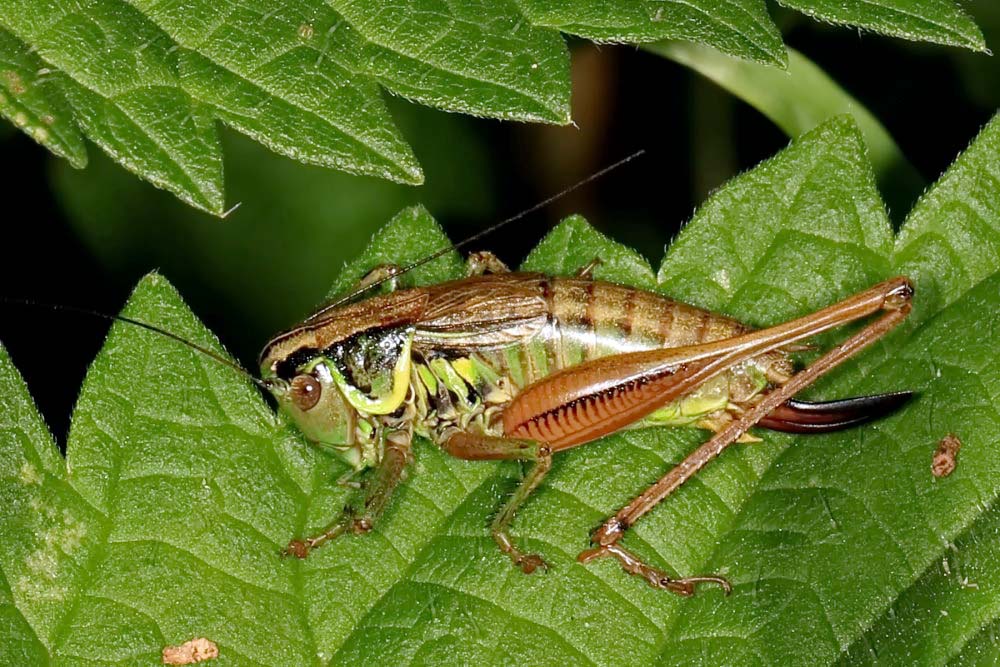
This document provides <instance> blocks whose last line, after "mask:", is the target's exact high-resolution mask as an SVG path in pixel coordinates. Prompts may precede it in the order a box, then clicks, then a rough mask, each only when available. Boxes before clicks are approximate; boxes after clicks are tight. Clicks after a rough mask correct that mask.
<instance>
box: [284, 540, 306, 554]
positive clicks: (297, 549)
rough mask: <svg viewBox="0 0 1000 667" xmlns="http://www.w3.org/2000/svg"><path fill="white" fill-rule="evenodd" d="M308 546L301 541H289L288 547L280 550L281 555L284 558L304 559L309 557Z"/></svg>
mask: <svg viewBox="0 0 1000 667" xmlns="http://www.w3.org/2000/svg"><path fill="white" fill-rule="evenodd" d="M309 549H310V546H309V544H308V542H304V541H302V540H291V541H290V542H289V543H288V546H287V547H285V548H284V549H282V550H281V555H282V556H283V557H284V556H295V557H296V558H305V557H306V556H308V555H309Z"/></svg>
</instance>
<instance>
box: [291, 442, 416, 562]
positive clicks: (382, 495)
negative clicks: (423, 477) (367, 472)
mask: <svg viewBox="0 0 1000 667" xmlns="http://www.w3.org/2000/svg"><path fill="white" fill-rule="evenodd" d="M412 458H413V457H412V455H411V450H410V442H409V440H408V439H407V440H406V441H405V442H397V441H394V440H390V439H387V440H386V443H385V452H384V453H383V455H382V461H381V462H380V463H379V465H378V467H377V468H375V472H374V475H373V477H371V478H370V479H369V480H367V481H366V482H365V484H364V487H363V490H364V501H363V503H360V507H352V506H351V505H347V506H346V507H344V511H343V512H342V513H341V514H340V516H339V517H337V518H336V519H335V520H333V521H332V522H331V523H330V524H329V525H327V527H326V528H324V529H323V530H322V532H320V533H319V534H317V535H315V536H313V537H310V538H307V539H304V540H292V541H290V542H289V543H288V546H287V547H285V549H284V550H283V551H282V552H281V554H282V555H283V556H295V557H296V558H305V557H306V556H308V555H309V552H311V551H312V550H313V549H316V548H317V547H320V546H322V545H324V544H326V543H327V542H329V541H330V540H332V539H335V538H337V537H339V536H340V535H343V534H344V533H347V532H351V533H354V534H355V535H358V534H361V533H367V532H368V531H370V530H371V529H372V526H374V525H375V521H377V520H378V518H379V517H380V516H381V515H382V512H383V511H384V510H385V507H386V505H387V504H388V503H389V499H390V498H391V497H392V493H393V491H395V490H396V487H397V486H399V483H400V482H402V481H403V479H404V478H405V475H406V466H407V465H408V464H409V463H410V461H411V460H412Z"/></svg>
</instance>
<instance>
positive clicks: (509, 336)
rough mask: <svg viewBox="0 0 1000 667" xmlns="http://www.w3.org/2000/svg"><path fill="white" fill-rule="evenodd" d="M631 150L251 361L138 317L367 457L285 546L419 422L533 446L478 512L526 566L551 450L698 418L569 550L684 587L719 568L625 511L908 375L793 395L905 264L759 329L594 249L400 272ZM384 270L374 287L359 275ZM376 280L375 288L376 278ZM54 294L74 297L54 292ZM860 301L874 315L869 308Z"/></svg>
mask: <svg viewBox="0 0 1000 667" xmlns="http://www.w3.org/2000/svg"><path fill="white" fill-rule="evenodd" d="M637 155H638V154H634V155H632V156H630V157H628V158H626V159H625V160H621V161H619V162H618V163H615V164H614V165H611V166H610V167H606V168H605V169H603V170H601V171H599V172H597V173H595V174H593V175H591V176H590V177H588V178H586V179H584V180H583V181H580V182H579V183H577V184H575V185H573V186H571V187H570V188H568V189H566V190H563V191H562V192H560V193H559V194H557V195H555V196H553V197H550V198H549V199H547V200H545V201H543V202H541V203H540V204H538V205H536V206H534V207H532V208H531V209H528V210H526V211H524V212H522V213H519V214H517V215H516V216H513V217H512V218H508V219H507V220H504V221H502V222H500V223H498V224H496V225H493V226H492V227H490V228H489V229H487V230H485V231H483V232H480V233H479V234H477V235H475V236H473V237H470V238H468V239H466V240H465V241H462V242H460V243H458V244H455V245H453V246H449V247H446V248H442V249H441V250H440V251H438V252H436V253H433V254H431V255H429V256H427V257H425V258H423V259H421V260H419V261H418V262H415V263H413V264H410V265H408V266H406V267H397V266H393V265H383V266H380V267H376V268H375V269H374V270H372V272H371V273H369V275H368V276H366V277H365V278H363V279H362V281H361V282H360V283H359V285H358V286H357V287H356V288H355V289H354V290H352V291H350V292H349V293H348V295H347V296H345V297H343V298H341V299H339V300H337V301H335V302H334V303H332V304H330V305H327V306H324V307H322V308H320V309H319V310H318V311H317V312H315V313H314V314H312V315H311V316H309V317H308V318H306V319H305V320H304V321H303V322H302V323H301V324H299V325H297V326H295V327H293V328H291V329H289V330H287V331H285V332H283V333H280V334H278V335H277V336H275V337H274V338H273V339H272V340H271V341H269V342H268V343H267V345H266V346H265V347H264V349H263V351H262V352H261V354H260V358H259V367H260V373H261V377H260V378H259V379H258V378H255V377H253V376H252V375H250V374H249V373H246V371H243V370H242V369H241V368H240V367H239V366H238V365H236V364H235V363H234V362H232V361H230V360H229V359H226V358H224V357H221V356H219V355H217V354H215V353H214V352H212V351H210V350H207V349H205V348H202V347H199V346H197V345H195V344H193V343H191V342H189V341H185V340H183V339H181V338H180V337H178V336H176V335H174V334H172V333H170V332H168V331H164V330H162V329H159V328H157V327H155V326H153V325H150V324H147V323H144V322H139V321H136V320H132V319H129V318H125V317H120V316H119V317H109V316H104V315H101V314H99V313H93V312H90V311H85V312H88V313H89V314H96V315H98V316H102V317H109V318H110V319H116V320H121V321H125V322H129V323H132V324H136V325H138V326H141V327H143V328H145V329H149V330H153V331H156V332H158V333H160V334H163V335H165V336H167V337H169V338H171V339H174V340H177V341H179V342H182V343H184V344H186V345H188V346H190V347H192V348H195V349H197V350H198V351H200V352H202V353H204V354H207V355H208V356H210V357H212V358H214V359H216V360H217V361H220V362H221V363H224V364H226V365H229V366H232V367H234V368H236V369H237V370H238V371H240V372H241V373H243V374H244V375H247V376H248V377H250V378H251V380H252V381H253V382H255V383H256V384H257V385H258V386H260V387H261V388H262V389H264V390H266V391H267V392H269V393H270V394H271V395H272V396H273V397H274V398H275V400H276V402H277V404H278V406H279V410H280V412H282V413H284V414H286V415H287V416H288V417H290V419H291V420H292V421H293V422H294V423H295V424H296V425H297V427H298V428H299V430H300V431H301V432H302V433H303V435H304V436H305V437H306V438H307V439H308V440H310V441H312V442H314V443H316V444H317V445H319V446H321V447H323V448H325V449H329V450H332V451H334V452H336V453H337V454H338V455H339V456H340V457H341V458H343V460H344V461H346V462H347V463H348V464H349V465H350V466H351V467H352V468H353V469H354V470H355V471H357V472H362V471H366V470H367V471H369V472H368V475H367V477H366V478H365V481H364V483H363V484H362V485H361V486H360V488H359V490H358V500H357V502H354V503H351V504H349V505H348V506H347V507H345V508H344V510H343V512H342V514H341V515H340V516H338V517H336V518H335V519H334V520H333V521H332V522H331V523H330V524H329V525H328V526H327V527H326V528H325V529H324V530H323V531H322V532H320V533H319V534H318V535H315V536H312V537H308V538H304V539H299V538H296V539H292V540H291V541H290V542H289V544H288V546H287V547H286V549H285V550H284V552H283V553H284V554H285V555H290V556H297V557H300V558H305V557H307V556H308V554H309V553H310V552H311V551H312V550H313V549H316V548H318V547H320V546H321V545H323V544H324V543H326V542H328V541H330V540H332V539H335V538H337V537H339V536H341V535H344V534H349V533H353V534H360V533H366V532H368V531H370V530H371V529H372V527H373V526H374V525H375V523H376V521H377V520H378V518H379V516H380V515H381V514H382V513H383V512H384V510H385V508H386V506H387V504H388V503H389V500H390V498H391V496H392V494H393V491H394V489H396V488H397V486H398V485H399V484H400V483H401V482H402V481H403V480H404V477H405V474H406V470H407V467H408V465H409V464H410V463H411V461H412V458H413V451H412V446H411V445H412V441H413V438H414V436H421V437H424V438H427V439H429V440H431V441H432V442H434V443H435V444H436V445H438V446H440V447H441V448H442V449H444V451H445V452H447V453H448V454H450V455H452V456H456V457H459V458H463V459H470V460H487V459H494V460H496V459H507V460H518V461H523V462H526V463H529V464H530V465H531V467H530V469H529V470H528V472H527V473H526V475H525V476H524V478H523V480H522V481H521V483H520V486H519V487H518V488H517V490H516V491H515V492H514V493H513V495H512V496H511V497H510V498H509V499H508V500H507V502H506V504H505V505H504V506H503V507H502V509H500V511H499V513H498V514H497V515H496V517H495V519H494V520H493V523H492V527H491V533H492V536H493V539H494V540H495V541H496V543H497V545H498V546H499V548H500V550H501V551H502V552H503V553H505V554H506V555H507V556H509V557H510V559H511V561H512V562H513V563H514V565H516V566H518V567H519V568H520V569H521V570H522V571H524V572H525V573H531V572H534V571H535V570H537V569H539V568H545V567H546V564H545V561H544V560H543V559H542V558H541V556H539V555H537V554H531V553H526V552H524V551H522V550H521V548H520V547H519V546H518V545H517V542H516V541H515V539H514V538H513V537H512V536H511V535H510V532H509V527H510V524H511V522H512V520H513V519H514V516H515V513H516V512H517V510H518V508H519V507H520V506H521V505H522V504H523V503H524V502H525V501H526V500H527V499H528V498H529V497H530V496H531V494H532V493H533V492H534V491H535V490H536V489H537V488H538V487H539V485H540V484H541V483H542V481H543V479H544V478H545V476H546V474H547V473H548V471H549V469H550V466H551V462H552V457H553V455H555V454H557V453H558V452H561V451H563V450H567V449H571V448H573V447H577V446H580V445H584V444H586V443H589V442H592V441H594V440H596V439H598V438H600V437H602V436H604V435H608V434H610V433H613V432H616V431H618V430H621V429H625V428H642V427H651V426H694V427H700V428H702V429H705V430H707V431H708V432H709V433H710V434H711V435H710V436H709V437H708V439H707V440H706V441H705V442H704V443H703V444H702V445H700V446H699V447H697V448H696V449H695V450H694V451H693V452H691V453H690V454H688V455H687V457H686V458H684V459H683V460H682V461H681V462H680V463H679V464H678V465H676V466H675V467H674V468H673V469H671V470H670V471H669V472H667V473H666V474H665V475H664V476H663V477H661V478H660V479H659V480H658V481H657V482H655V483H654V484H653V485H652V486H650V487H649V488H648V489H646V490H645V491H644V492H642V493H641V494H640V495H638V496H637V497H636V498H635V499H634V500H632V502H630V503H629V504H628V505H626V506H625V507H623V508H622V509H621V510H619V511H618V512H617V513H615V514H614V515H612V516H611V517H609V518H608V519H607V520H606V521H605V522H604V523H603V524H601V525H600V526H599V527H598V528H597V529H596V530H595V531H594V533H593V534H592V536H591V543H592V547H591V548H590V549H587V550H584V551H582V552H581V553H580V554H579V557H578V560H579V561H580V562H582V563H587V562H590V561H592V560H594V559H596V558H602V557H610V558H614V559H616V560H617V561H618V562H619V563H620V565H621V566H622V568H623V569H624V570H625V571H626V572H628V573H629V574H633V575H636V576H639V577H641V578H642V579H643V580H645V581H646V582H647V583H648V584H649V585H651V586H653V587H655V588H659V589H664V590H668V591H671V592H673V593H676V594H678V595H682V596H690V595H692V594H693V593H694V591H695V586H696V584H699V583H715V584H718V585H719V586H721V587H722V588H723V590H724V591H725V592H726V593H727V594H728V593H729V592H730V590H731V586H730V584H729V582H728V581H727V580H726V579H725V578H723V577H721V576H715V575H708V576H688V577H680V578H675V577H672V576H670V575H668V574H667V573H666V572H663V571H662V570H660V569H658V568H656V567H654V566H651V565H649V564H647V563H645V562H644V561H643V560H642V559H641V558H640V557H639V556H637V555H635V554H633V553H631V552H630V551H629V550H627V549H626V548H625V547H624V546H623V545H622V544H621V542H622V537H623V535H625V533H626V531H627V530H628V529H629V528H630V527H631V526H632V525H634V524H635V523H636V521H638V520H639V519H640V518H641V517H642V516H644V515H645V514H646V513H647V512H649V511H650V510H651V509H653V507H655V506H656V505H657V504H658V503H659V502H661V501H662V500H663V499H665V498H666V497H667V496H669V495H670V494H671V493H672V492H673V491H674V490H676V489H677V488H678V487H680V486H681V485H682V484H684V482H685V481H687V480H688V479H690V478H691V477H692V476H694V475H695V474H696V473H697V472H698V471H699V470H700V469H701V468H703V467H704V466H705V465H707V464H708V463H709V462H710V461H712V459H714V458H715V457H717V456H718V455H719V454H720V453H721V452H722V451H723V450H724V449H726V447H728V446H729V445H731V444H733V443H734V442H741V441H742V442H752V441H754V440H755V439H754V438H752V437H750V436H749V434H748V431H749V429H750V428H751V427H754V426H759V427H764V428H768V429H774V430H779V431H791V432H798V433H823V432H829V431H834V430H839V429H843V428H847V427H850V426H854V425H857V424H861V423H863V422H866V421H869V420H872V419H876V418H878V417H881V416H883V415H886V414H888V413H889V412H891V411H893V410H895V409H896V408H898V407H899V406H900V405H902V404H903V403H904V402H905V401H906V400H907V399H908V398H909V397H910V395H911V394H910V393H909V392H897V393H887V394H880V395H875V396H866V397H859V398H850V399H844V400H837V401H828V402H824V403H807V402H803V401H799V400H796V399H795V398H794V396H795V395H796V394H797V393H798V392H799V391H801V390H802V389H804V388H805V387H807V386H809V385H810V384H812V383H813V382H814V381H815V380H816V379H817V378H819V377H820V376H822V375H823V374H825V373H826V372H827V371H829V370H830V369H832V368H834V367H835V366H837V365H838V364H840V363H841V362H843V361H845V360H846V359H849V358H850V357H852V356H854V355H855V354H857V353H858V352H859V351H861V350H862V349H864V348H865V347H866V346H868V345H870V344H871V343H873V342H874V341H876V340H878V339H879V338H881V337H882V336H884V335H885V334H886V333H887V332H889V331H890V330H891V329H893V328H894V327H895V326H897V325H898V324H899V323H900V322H902V321H903V320H904V319H905V318H906V316H907V315H908V313H909V312H910V308H911V306H910V301H911V297H912V295H913V288H912V286H911V284H910V281H909V280H908V279H907V278H906V277H902V276H901V277H897V278H893V279H890V280H887V281H885V282H882V283H879V284H877V285H875V286H873V287H870V288H869V289H867V290H864V291H862V292H859V293H857V294H855V295H853V296H850V297H847V298H846V299H844V300H842V301H840V302H838V303H835V304H833V305H830V306H828V307H826V308H823V309H821V310H818V311H816V312H814V313H812V314H810V315H806V316H804V317H800V318H798V319H794V320H791V321H789V322H785V323H784V324H779V325H777V326H773V327H770V328H766V329H761V330H753V329H751V328H750V327H748V326H746V325H744V324H742V323H740V322H738V321H736V320H734V319H731V318H728V317H725V316H723V315H719V314H716V313H712V312H708V311H706V310H702V309H699V308H695V307H693V306H689V305H686V304H683V303H679V302H676V301H672V300H670V299H668V298H665V297H663V296H660V295H658V294H655V293H652V292H647V291H644V290H640V289H636V288H632V287H627V286H622V285H617V284H613V283H608V282H602V281H599V280H595V279H593V278H592V275H591V274H592V271H593V269H594V268H595V266H597V264H598V263H599V261H600V258H594V259H595V261H594V262H592V263H591V264H589V265H587V266H585V267H582V268H581V269H580V271H579V272H578V273H577V274H576V275H575V276H571V277H550V276H545V275H542V274H535V273H518V272H510V271H508V270H507V268H506V267H505V266H504V265H503V264H502V263H501V262H500V260H499V259H497V258H496V257H495V256H493V255H491V254H489V253H483V252H480V253H473V254H472V255H470V256H469V259H468V262H467V276H466V277H465V278H463V279H460V280H453V281H451V282H446V283H441V284H436V285H429V286H423V287H412V288H407V289H403V288H397V279H398V278H399V277H400V276H401V275H403V274H405V273H407V272H408V271H410V270H412V269H413V268H416V267H417V266H420V265H422V264H424V263H426V262H429V261H431V260H432V259H434V258H436V257H438V256H441V255H442V254H444V253H445V252H449V251H451V250H453V249H454V248H458V247H461V246H464V245H467V244H468V243H470V242H472V241H474V240H476V239H478V238H479V237H481V236H482V235H484V234H486V233H489V232H491V231H494V230H495V229H497V228H499V227H501V226H503V225H506V224H508V223H510V222H513V221H514V220H517V219H520V218H522V217H524V216H525V215H527V214H529V213H531V212H533V211H535V210H538V209H540V208H542V207H543V206H545V205H546V204H548V203H550V202H551V201H554V200H555V199H558V198H560V197H562V196H563V195H565V194H567V193H568V192H570V191H572V190H574V189H576V188H578V187H580V186H582V185H583V184H585V183H588V182H590V181H592V180H594V179H596V178H598V177H600V176H602V175H603V174H605V173H607V172H608V171H610V170H612V169H614V168H616V167H618V166H620V165H621V164H624V163H625V162H627V161H629V160H631V159H633V158H635V157H636V156H637ZM378 287H382V288H383V289H382V290H380V291H378V292H376V291H375V288H378ZM386 288H387V289H386ZM70 310H79V309H73V308H70ZM872 316H874V317H872ZM862 318H872V319H870V321H869V322H868V323H867V324H865V325H864V326H863V327H862V328H861V329H860V330H858V331H857V332H855V333H854V334H852V335H850V336H849V337H848V338H847V339H846V340H844V341H843V342H842V343H840V344H839V345H836V346H834V347H833V348H832V349H830V350H828V351H827V352H825V353H824V354H822V355H821V356H819V357H818V358H817V359H816V360H815V361H813V362H812V363H811V364H809V365H808V366H806V367H805V368H803V369H801V370H796V369H795V367H794V365H793V363H792V361H791V359H790V356H789V353H790V352H792V351H795V350H796V349H800V348H801V346H802V341H804V340H805V339H807V338H809V337H811V336H815V335H817V334H820V333H822V332H825V331H828V330H830V329H833V328H836V327H839V326H842V325H845V324H848V323H851V322H855V321H857V320H859V319H862Z"/></svg>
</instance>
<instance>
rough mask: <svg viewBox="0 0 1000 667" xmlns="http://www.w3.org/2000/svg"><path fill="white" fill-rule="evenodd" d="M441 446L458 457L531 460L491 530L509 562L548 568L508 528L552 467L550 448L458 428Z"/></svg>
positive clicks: (528, 568)
mask: <svg viewBox="0 0 1000 667" xmlns="http://www.w3.org/2000/svg"><path fill="white" fill-rule="evenodd" d="M442 448H443V449H444V450H445V451H446V452H448V453H449V454H451V455H452V456H455V457H457V458H462V459H468V460H498V459H500V460H516V461H531V462H533V463H534V465H532V467H531V470H529V471H528V474H527V475H525V476H524V479H522V480H521V484H520V486H518V487H517V490H516V491H514V494H513V495H512V496H511V497H510V498H509V499H508V500H507V503H506V504H505V505H504V506H503V509H501V510H500V513H499V514H497V515H496V517H495V518H494V519H493V523H492V525H491V527H490V532H491V534H492V535H493V541H494V542H496V543H497V546H498V547H500V551H502V552H504V553H505V554H507V555H508V556H510V560H511V562H513V563H514V565H516V566H518V567H519V568H521V571H522V572H524V573H525V574H531V573H532V572H534V571H535V570H537V569H539V568H542V569H543V570H544V569H547V568H548V566H547V565H546V563H545V561H544V560H543V559H542V557H541V556H539V555H538V554H529V553H525V552H523V551H521V550H520V549H519V548H518V547H517V545H516V544H515V543H514V540H513V539H512V538H511V536H510V533H509V532H508V531H509V528H510V524H511V522H512V521H513V520H514V515H515V514H516V513H517V510H518V509H519V508H520V507H521V505H523V504H524V502H525V501H526V500H527V499H528V498H529V497H530V496H531V494H532V493H533V492H534V491H535V489H537V488H538V486H539V485H540V484H541V483H542V480H543V479H545V476H546V475H547V474H548V473H549V470H550V469H551V468H552V452H551V451H550V450H549V448H548V447H546V446H545V445H542V444H540V443H538V442H535V441H534V440H520V439H513V438H497V437H492V436H485V435H476V434H472V433H465V432H458V433H455V434H453V435H452V436H451V437H449V438H448V439H447V440H446V441H445V442H444V444H443V445H442Z"/></svg>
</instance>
